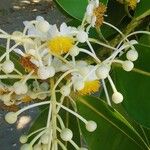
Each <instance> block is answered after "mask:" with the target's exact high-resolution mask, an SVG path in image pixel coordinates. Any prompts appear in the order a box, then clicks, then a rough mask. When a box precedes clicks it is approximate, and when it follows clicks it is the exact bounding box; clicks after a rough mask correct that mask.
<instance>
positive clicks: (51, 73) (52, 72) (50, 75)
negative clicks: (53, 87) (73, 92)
mask: <svg viewBox="0 0 150 150" xmlns="http://www.w3.org/2000/svg"><path fill="white" fill-rule="evenodd" d="M47 69H48V71H49V77H53V76H54V75H55V68H54V67H53V66H49V67H48V68H47Z"/></svg>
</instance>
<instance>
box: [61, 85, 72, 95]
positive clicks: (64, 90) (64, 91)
mask: <svg viewBox="0 0 150 150" xmlns="http://www.w3.org/2000/svg"><path fill="white" fill-rule="evenodd" d="M60 93H61V94H62V95H63V96H69V94H70V87H69V86H67V85H65V86H62V87H61V89H60Z"/></svg>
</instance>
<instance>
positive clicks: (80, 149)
mask: <svg viewBox="0 0 150 150" xmlns="http://www.w3.org/2000/svg"><path fill="white" fill-rule="evenodd" d="M78 150H88V149H87V148H84V147H81V148H79V149H78Z"/></svg>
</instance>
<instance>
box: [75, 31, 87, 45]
mask: <svg viewBox="0 0 150 150" xmlns="http://www.w3.org/2000/svg"><path fill="white" fill-rule="evenodd" d="M76 38H77V40H78V41H79V42H80V43H84V42H86V41H87V40H88V34H87V33H86V32H85V31H79V32H78V33H77V35H76Z"/></svg>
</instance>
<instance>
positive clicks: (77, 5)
mask: <svg viewBox="0 0 150 150" xmlns="http://www.w3.org/2000/svg"><path fill="white" fill-rule="evenodd" d="M56 2H57V3H58V4H59V5H60V6H61V7H62V8H63V10H64V11H66V12H67V13H68V14H69V15H70V16H72V17H74V18H76V19H78V20H82V18H83V16H84V13H85V11H86V6H87V4H88V0H56Z"/></svg>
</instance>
